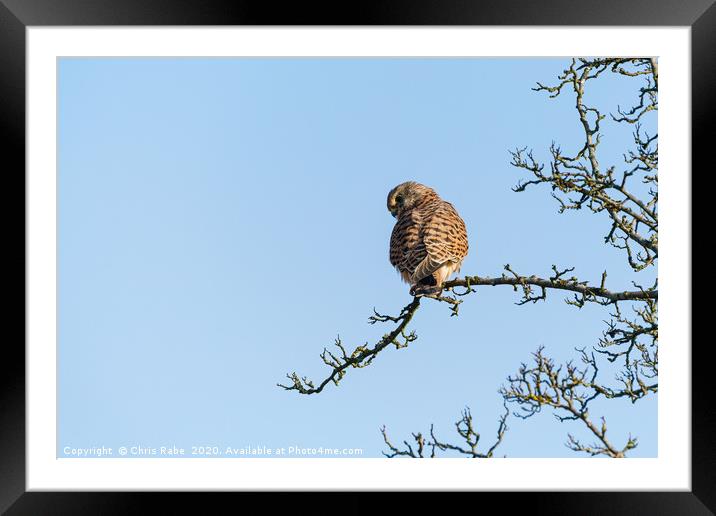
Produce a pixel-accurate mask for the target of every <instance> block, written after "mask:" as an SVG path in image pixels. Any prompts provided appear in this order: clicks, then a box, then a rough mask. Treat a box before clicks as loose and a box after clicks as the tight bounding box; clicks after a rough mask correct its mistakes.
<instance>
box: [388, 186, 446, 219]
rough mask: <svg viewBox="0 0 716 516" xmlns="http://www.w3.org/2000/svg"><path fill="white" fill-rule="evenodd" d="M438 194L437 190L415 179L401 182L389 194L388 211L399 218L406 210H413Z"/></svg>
mask: <svg viewBox="0 0 716 516" xmlns="http://www.w3.org/2000/svg"><path fill="white" fill-rule="evenodd" d="M437 196H438V194H437V193H435V190H433V189H432V188H430V187H428V186H425V185H421V184H420V183H416V182H415V181H408V182H406V183H401V184H399V185H398V186H396V187H395V188H393V189H392V190H391V191H390V193H389V194H388V211H389V212H390V214H391V215H392V216H393V217H395V218H398V217H400V214H401V213H403V212H405V211H406V210H411V209H413V208H414V207H415V206H418V205H419V204H421V203H423V202H425V201H426V200H429V199H432V198H435V197H437Z"/></svg>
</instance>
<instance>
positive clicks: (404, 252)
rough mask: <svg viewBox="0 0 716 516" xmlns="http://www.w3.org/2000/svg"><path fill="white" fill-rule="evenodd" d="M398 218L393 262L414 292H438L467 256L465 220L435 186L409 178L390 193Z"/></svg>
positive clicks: (392, 241)
mask: <svg viewBox="0 0 716 516" xmlns="http://www.w3.org/2000/svg"><path fill="white" fill-rule="evenodd" d="M388 211H390V212H391V214H392V215H393V216H394V217H395V218H396V219H397V222H396V223H395V227H394V228H393V233H392V235H391V237H390V263H391V264H392V265H393V266H394V267H395V268H396V269H397V270H398V271H399V272H400V275H401V277H402V278H403V280H405V281H406V282H408V283H409V284H410V286H411V293H413V294H435V293H438V292H440V290H442V284H443V283H444V282H445V280H446V279H447V278H448V277H449V276H450V274H452V273H454V272H457V271H459V270H460V265H461V264H462V261H463V260H464V259H465V256H467V250H468V244H467V230H466V228H465V222H463V220H462V219H461V218H460V215H458V213H457V211H456V210H455V208H454V207H453V205H452V204H450V203H449V202H447V201H444V200H442V199H441V198H440V197H439V196H438V194H437V193H436V192H435V190H433V189H432V188H429V187H427V186H425V185H421V184H419V183H415V182H413V181H409V182H407V183H402V184H399V185H398V186H396V187H395V188H393V189H392V190H391V191H390V193H389V194H388Z"/></svg>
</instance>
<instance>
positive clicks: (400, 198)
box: [395, 195, 403, 204]
mask: <svg viewBox="0 0 716 516" xmlns="http://www.w3.org/2000/svg"><path fill="white" fill-rule="evenodd" d="M395 202H397V203H398V204H403V196H402V195H398V196H396V197H395Z"/></svg>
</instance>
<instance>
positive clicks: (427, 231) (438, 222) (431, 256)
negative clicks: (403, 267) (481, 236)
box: [413, 202, 468, 282]
mask: <svg viewBox="0 0 716 516" xmlns="http://www.w3.org/2000/svg"><path fill="white" fill-rule="evenodd" d="M422 242H423V243H424V245H425V250H426V256H425V257H424V258H423V260H422V261H421V262H420V263H419V264H418V265H417V266H416V268H415V272H413V279H414V280H415V281H416V282H417V281H419V280H421V279H423V278H426V277H427V276H429V275H431V274H432V273H433V272H435V271H436V270H438V269H439V268H440V266H441V265H442V264H444V263H445V262H447V261H451V262H455V263H459V262H460V261H462V260H463V258H465V256H467V249H468V246H467V230H466V228H465V222H463V220H462V219H461V218H460V215H458V213H457V211H456V210H455V208H453V206H452V204H450V203H449V202H443V203H442V204H441V205H440V206H439V207H438V208H437V209H436V210H435V211H434V212H433V214H432V216H431V217H430V219H429V220H428V221H427V223H426V224H425V225H424V226H423V231H422Z"/></svg>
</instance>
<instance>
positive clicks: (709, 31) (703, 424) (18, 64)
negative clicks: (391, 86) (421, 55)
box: [0, 0, 716, 515]
mask: <svg viewBox="0 0 716 516" xmlns="http://www.w3.org/2000/svg"><path fill="white" fill-rule="evenodd" d="M713 4H714V0H691V1H686V2H684V1H683V0H682V1H680V2H679V1H677V0H632V1H629V2H624V0H600V1H599V2H595V1H593V0H588V1H585V0H543V1H538V0H488V1H485V0H482V1H480V0H473V1H460V0H449V1H446V0H443V1H430V0H401V1H390V0H383V1H369V0H363V1H361V2H324V1H314V2H311V3H308V2H293V3H287V5H285V6H283V5H282V6H281V7H280V8H279V7H278V6H277V5H274V4H273V3H272V2H268V1H263V2H260V1H241V0H234V1H225V0H0V66H1V68H0V131H2V133H1V134H2V139H1V140H0V141H1V142H2V145H1V146H0V148H2V153H1V155H2V163H3V167H2V169H3V171H4V172H5V173H4V177H3V178H4V181H5V185H6V186H5V188H4V189H3V191H4V192H7V194H9V195H6V196H5V199H4V201H5V202H3V203H2V204H3V209H4V210H5V211H6V215H5V221H11V222H12V223H11V224H5V231H6V234H7V233H8V232H9V235H10V238H9V239H8V240H7V241H8V242H13V243H15V245H16V246H18V248H19V249H22V251H19V252H14V253H13V254H12V255H13V260H12V262H11V263H12V265H14V267H13V268H12V269H10V267H7V268H6V269H5V270H6V274H5V279H6V282H8V281H9V282H17V283H18V285H16V286H15V289H16V290H18V291H19V290H20V285H19V283H20V282H21V277H22V278H23V279H22V282H23V285H22V288H23V294H22V296H23V298H22V299H23V300H24V298H25V285H24V278H25V274H26V272H25V265H24V264H25V257H26V256H25V227H24V224H23V225H22V227H21V225H20V224H19V220H18V219H20V218H21V217H22V218H23V222H24V213H25V211H24V203H25V195H24V193H25V29H26V28H27V27H28V26H82V25H95V26H97V25H100V26H103V25H109V26H114V25H159V26H161V25H449V26H454V25H562V26H564V25H577V26H579V25H583V26H586V25H590V26H592V25H611V26H616V25H621V26H626V25H638V26H645V25H655V26H674V25H681V26H690V27H691V45H692V46H691V51H692V67H691V69H692V106H693V108H692V168H693V169H694V170H697V169H702V168H703V169H705V168H706V166H707V161H706V160H707V157H708V154H710V147H709V145H708V142H709V141H711V142H712V141H713V137H714V136H715V135H714V123H713V120H714V115H715V114H716V113H714V111H715V110H714V106H715V103H714V100H713V96H712V92H713V91H716V58H715V57H714V54H715V53H714V50H716V6H715V5H713ZM684 173H685V174H686V173H688V172H687V171H684ZM693 177H694V176H693V175H692V178H693ZM8 182H9V185H8ZM19 192H23V195H20V194H19ZM15 199H22V200H21V201H20V202H21V203H22V206H15V205H13V203H10V202H8V201H10V200H15ZM20 213H22V215H21V216H20V215H19V214H20ZM8 249H9V246H8ZM14 269H17V270H18V272H17V273H15V270H14ZM20 269H21V270H22V271H23V274H20V273H19V270H20ZM687 280H688V281H689V283H690V284H691V278H690V277H688V278H687ZM8 291H9V289H6V292H8ZM686 301H688V300H686ZM9 306H11V307H12V308H8V309H7V310H6V311H5V313H6V314H7V315H8V317H6V327H8V328H12V329H15V330H17V329H19V327H20V325H21V322H22V329H21V330H20V331H19V332H18V333H19V335H18V334H12V337H11V338H10V339H6V340H5V342H4V346H3V352H2V365H3V368H2V373H1V374H0V383H1V385H2V388H1V389H0V418H1V419H0V436H1V438H0V447H1V452H0V510H2V511H7V514H13V515H15V514H82V513H85V512H86V513H88V514H100V513H101V514H106V513H118V514H120V513H121V514H126V513H128V512H130V511H132V512H135V511H136V509H137V508H141V507H143V506H144V505H145V504H146V503H148V502H149V501H150V499H151V500H152V501H159V502H160V503H161V504H162V509H163V510H162V512H163V513H174V512H180V509H184V511H186V510H191V509H192V503H198V504H200V507H201V513H207V512H210V509H207V507H208V505H207V504H211V505H213V504H215V503H217V504H224V503H226V502H227V501H229V500H227V498H229V497H232V498H233V497H235V496H244V497H251V498H255V497H257V496H258V495H257V494H252V493H223V494H218V495H217V496H212V497H208V496H201V497H200V499H199V500H196V496H197V495H194V496H189V495H188V494H186V493H152V494H149V493H129V492H112V493H96V492H95V493H79V492H65V493H39V492H31V493H28V492H25V491H26V490H25V472H26V464H25V352H24V349H25V348H24V335H25V325H24V321H25V304H24V302H23V303H20V302H17V303H12V304H11V305H9ZM21 340H22V342H21ZM683 344H684V346H686V345H688V344H689V343H686V342H685V343H683ZM710 348H711V346H710V345H709V342H707V341H699V342H696V343H695V345H694V346H693V347H692V378H693V383H692V457H691V459H692V490H691V492H640V493H631V492H609V493H597V492H590V493H576V492H560V493H547V492H531V493H509V494H507V493H502V494H500V493H470V494H460V495H457V494H453V495H452V500H453V501H454V500H458V499H461V500H464V499H465V496H470V497H471V498H474V497H475V496H477V497H481V498H482V499H485V498H486V497H491V498H493V500H491V501H493V502H496V503H499V504H500V507H503V508H508V509H509V508H513V510H514V511H516V512H524V511H528V510H529V511H530V512H533V511H534V510H535V507H538V508H539V507H544V508H545V509H546V510H547V511H548V512H549V513H550V514H605V513H614V512H617V513H621V512H625V513H626V512H629V513H631V514H713V512H714V511H716V490H714V489H713V486H715V485H716V475H715V474H714V470H715V469H716V453H714V450H715V449H716V446H714V445H713V444H712V442H711V436H712V435H714V434H716V428H715V424H714V419H715V418H714V417H713V415H712V414H713V413H714V402H713V397H712V396H709V395H708V394H707V393H708V392H710V390H711V389H710V388H709V385H708V384H707V382H708V381H709V378H710V376H711V375H710V371H709V369H708V368H709V364H712V363H713V362H712V361H711V360H710V359H709V358H708V356H709V353H710ZM556 487H558V486H556ZM321 496H322V502H321V504H322V505H324V506H325V507H327V508H328V507H336V504H338V507H339V508H344V509H350V508H353V509H358V508H360V507H361V506H363V507H366V505H365V504H366V502H365V495H364V494H359V493H352V494H338V493H334V494H331V495H329V494H324V495H321ZM457 496H459V498H458V497H457ZM508 497H509V502H508ZM404 498H405V500H404V503H407V504H410V503H417V504H422V503H423V502H422V497H421V496H416V495H415V494H413V495H410V496H406V497H404ZM497 498H502V499H497ZM157 499H158V500H157ZM283 500H285V497H277V496H276V495H273V499H272V502H271V503H272V505H273V506H274V507H276V508H277V509H278V508H279V506H280V505H282V504H283V503H287V502H284V501H283ZM475 502H476V500H474V499H473V500H468V503H471V504H472V503H475ZM244 503H245V502H244ZM259 503H260V501H259ZM288 503H291V504H294V503H295V502H294V501H291V502H288ZM296 507H298V506H295V505H294V508H296ZM368 507H369V506H368ZM314 508H315V507H314ZM403 509H404V510H409V508H408V507H406V506H404V507H403ZM184 511H181V512H184ZM332 512H333V511H332Z"/></svg>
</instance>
